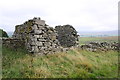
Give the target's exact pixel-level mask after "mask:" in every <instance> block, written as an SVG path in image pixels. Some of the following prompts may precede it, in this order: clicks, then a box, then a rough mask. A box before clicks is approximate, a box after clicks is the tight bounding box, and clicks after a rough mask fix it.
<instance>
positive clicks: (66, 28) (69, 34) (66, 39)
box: [55, 25, 79, 47]
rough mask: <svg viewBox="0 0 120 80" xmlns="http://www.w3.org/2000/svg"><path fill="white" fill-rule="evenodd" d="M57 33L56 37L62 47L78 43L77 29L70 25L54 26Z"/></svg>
mask: <svg viewBox="0 0 120 80" xmlns="http://www.w3.org/2000/svg"><path fill="white" fill-rule="evenodd" d="M55 30H56V31H57V33H58V36H57V39H58V41H59V42H60V44H61V46H63V47H71V46H76V45H78V44H79V43H78V41H79V39H78V35H77V31H76V30H75V29H74V28H73V26H71V25H63V26H56V27H55Z"/></svg>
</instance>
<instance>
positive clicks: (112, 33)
mask: <svg viewBox="0 0 120 80" xmlns="http://www.w3.org/2000/svg"><path fill="white" fill-rule="evenodd" d="M78 33H79V35H80V36H81V37H106V36H118V30H114V31H100V32H95V31H94V32H87V31H78Z"/></svg>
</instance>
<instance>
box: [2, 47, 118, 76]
mask: <svg viewBox="0 0 120 80" xmlns="http://www.w3.org/2000/svg"><path fill="white" fill-rule="evenodd" d="M2 60H3V61H2V62H3V63H2V65H3V66H2V67H3V75H2V76H3V78H117V77H118V53H117V52H116V51H108V52H88V51H83V50H80V49H72V50H70V51H68V52H67V53H56V54H50V55H47V56H33V55H29V54H28V53H27V52H26V51H25V50H23V49H21V50H18V51H11V50H10V49H7V48H4V47H3V59H2Z"/></svg>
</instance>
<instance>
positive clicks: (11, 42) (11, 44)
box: [2, 38, 25, 50]
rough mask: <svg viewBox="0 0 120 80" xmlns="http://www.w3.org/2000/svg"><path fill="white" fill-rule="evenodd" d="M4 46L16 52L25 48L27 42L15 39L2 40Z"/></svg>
mask: <svg viewBox="0 0 120 80" xmlns="http://www.w3.org/2000/svg"><path fill="white" fill-rule="evenodd" d="M2 45H3V46H5V47H7V48H10V49H14V50H17V49H19V48H25V42H24V41H23V40H20V39H13V38H2Z"/></svg>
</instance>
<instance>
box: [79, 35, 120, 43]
mask: <svg viewBox="0 0 120 80" xmlns="http://www.w3.org/2000/svg"><path fill="white" fill-rule="evenodd" d="M91 41H95V42H103V41H106V42H118V36H109V37H80V39H79V42H80V44H86V43H89V42H91Z"/></svg>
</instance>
